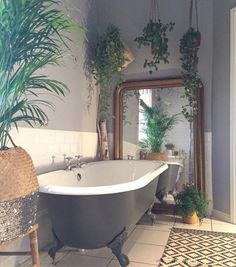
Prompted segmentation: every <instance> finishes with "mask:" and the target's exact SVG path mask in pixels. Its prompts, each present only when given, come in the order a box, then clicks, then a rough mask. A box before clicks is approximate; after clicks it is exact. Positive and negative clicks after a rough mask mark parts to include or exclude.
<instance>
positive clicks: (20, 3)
mask: <svg viewBox="0 0 236 267" xmlns="http://www.w3.org/2000/svg"><path fill="white" fill-rule="evenodd" d="M58 3H59V2H57V1H55V0H17V1H12V0H5V1H1V3H0V25H1V27H0V55H1V57H0V58H1V60H0V183H1V192H0V209H1V212H2V213H1V216H0V229H1V230H0V243H2V242H5V241H7V240H11V239H14V238H15V237H17V236H19V235H22V234H24V233H26V231H27V230H28V229H29V227H31V225H32V224H33V223H34V222H35V219H36V216H35V214H36V201H37V191H38V183H37V178H36V174H35V170H34V167H33V163H32V160H31V158H30V156H29V155H28V154H27V152H26V151H25V150H24V149H22V148H20V147H16V146H15V145H14V142H13V140H12V139H11V137H10V131H11V129H12V128H14V127H16V128H17V129H18V125H19V124H21V123H23V124H24V123H25V124H28V125H30V126H32V127H33V126H36V125H45V124H47V122H48V116H47V114H46V112H45V109H44V108H45V107H49V108H53V104H52V103H51V102H49V101H47V100H45V98H44V97H43V95H47V94H49V95H57V96H64V95H65V92H66V91H68V88H67V86H66V85H65V84H64V83H62V82H60V81H57V80H54V79H51V78H50V77H48V76H47V75H40V74H39V70H42V69H43V68H44V67H45V66H48V65H59V64H60V62H61V60H62V57H63V55H64V53H65V51H67V50H68V48H69V47H68V45H67V41H69V38H68V37H67V35H66V33H69V32H70V31H71V30H72V29H75V27H76V28H77V29H78V28H81V27H80V26H79V24H77V23H75V22H74V21H73V20H72V19H71V18H70V17H69V16H67V15H65V14H64V12H63V11H62V9H61V7H60V8H58V6H57V5H58ZM9 141H11V142H12V144H13V146H14V147H10V144H9ZM4 211H5V213H4ZM2 214H3V216H2ZM6 222H8V224H6Z"/></svg>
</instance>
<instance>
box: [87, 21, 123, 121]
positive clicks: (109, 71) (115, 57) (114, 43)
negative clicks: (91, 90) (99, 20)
mask: <svg viewBox="0 0 236 267" xmlns="http://www.w3.org/2000/svg"><path fill="white" fill-rule="evenodd" d="M127 60H128V59H127V57H126V54H125V46H124V44H123V42H122V41H121V38H120V30H119V29H118V28H117V27H116V26H114V25H108V27H107V29H106V31H105V32H104V33H103V34H102V35H101V36H100V37H99V38H98V41H97V44H96V47H95V55H94V59H93V60H92V62H91V72H92V74H93V76H94V78H95V80H96V84H97V85H100V100H99V116H100V117H102V118H107V117H108V115H109V107H110V105H111V95H112V88H113V87H115V86H117V85H119V84H120V83H121V82H122V81H123V79H122V74H121V71H122V69H123V66H124V65H125V63H126V61H127ZM114 78H116V81H115V84H114V83H113V79H114Z"/></svg>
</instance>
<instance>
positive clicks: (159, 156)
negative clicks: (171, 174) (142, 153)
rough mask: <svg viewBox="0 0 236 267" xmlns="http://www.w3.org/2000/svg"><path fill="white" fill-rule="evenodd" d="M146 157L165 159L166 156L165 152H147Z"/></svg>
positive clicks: (149, 158)
mask: <svg viewBox="0 0 236 267" xmlns="http://www.w3.org/2000/svg"><path fill="white" fill-rule="evenodd" d="M146 159H147V160H163V161H167V160H168V156H167V155H166V154H165V153H147V156H146Z"/></svg>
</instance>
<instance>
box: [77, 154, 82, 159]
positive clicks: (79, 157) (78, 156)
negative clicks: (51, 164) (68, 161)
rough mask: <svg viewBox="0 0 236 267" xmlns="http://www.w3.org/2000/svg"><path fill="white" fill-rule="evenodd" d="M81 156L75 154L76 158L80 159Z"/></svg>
mask: <svg viewBox="0 0 236 267" xmlns="http://www.w3.org/2000/svg"><path fill="white" fill-rule="evenodd" d="M82 157H83V156H82V155H75V158H76V159H81V158H82Z"/></svg>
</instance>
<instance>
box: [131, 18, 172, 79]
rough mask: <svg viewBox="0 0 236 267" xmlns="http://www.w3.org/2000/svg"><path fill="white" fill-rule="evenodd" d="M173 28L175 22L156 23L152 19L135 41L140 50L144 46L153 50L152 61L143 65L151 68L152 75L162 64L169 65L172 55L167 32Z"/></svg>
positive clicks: (147, 61) (146, 61) (146, 60)
mask: <svg viewBox="0 0 236 267" xmlns="http://www.w3.org/2000/svg"><path fill="white" fill-rule="evenodd" d="M173 27H174V23H173V22H170V23H167V24H163V23H162V22H161V20H158V21H154V20H152V19H150V20H149V22H148V24H147V25H146V26H145V27H144V29H143V34H142V35H141V36H139V37H136V38H135V40H134V41H135V42H137V43H138V47H139V48H141V47H142V46H148V47H150V48H151V54H152V59H151V60H148V59H145V61H144V65H143V67H144V68H149V73H150V74H152V72H153V71H157V70H158V65H159V64H160V63H161V62H163V63H169V61H168V57H169V55H170V53H169V51H168V38H167V32H171V31H172V30H173Z"/></svg>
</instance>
